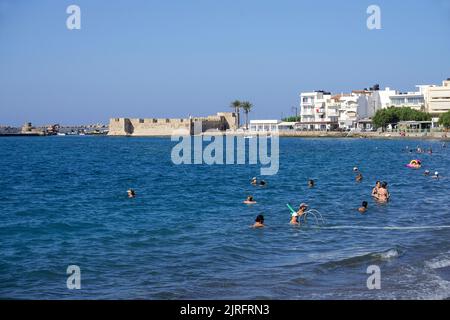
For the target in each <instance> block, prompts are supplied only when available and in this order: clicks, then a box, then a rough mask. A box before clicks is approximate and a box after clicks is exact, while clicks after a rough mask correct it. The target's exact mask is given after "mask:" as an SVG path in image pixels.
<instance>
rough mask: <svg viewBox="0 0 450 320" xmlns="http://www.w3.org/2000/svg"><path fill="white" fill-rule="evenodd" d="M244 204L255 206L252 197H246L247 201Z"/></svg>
mask: <svg viewBox="0 0 450 320" xmlns="http://www.w3.org/2000/svg"><path fill="white" fill-rule="evenodd" d="M244 204H256V201H255V199H253V196H248V197H247V199H246V200H245V201H244Z"/></svg>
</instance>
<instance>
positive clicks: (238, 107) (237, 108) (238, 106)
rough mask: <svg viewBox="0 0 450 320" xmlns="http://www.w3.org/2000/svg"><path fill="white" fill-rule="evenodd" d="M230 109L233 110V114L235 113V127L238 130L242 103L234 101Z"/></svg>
mask: <svg viewBox="0 0 450 320" xmlns="http://www.w3.org/2000/svg"><path fill="white" fill-rule="evenodd" d="M230 107H231V108H233V109H234V112H235V113H236V117H237V126H238V128H239V126H240V125H241V108H242V102H241V101H239V100H234V101H233V102H232V103H231V105H230Z"/></svg>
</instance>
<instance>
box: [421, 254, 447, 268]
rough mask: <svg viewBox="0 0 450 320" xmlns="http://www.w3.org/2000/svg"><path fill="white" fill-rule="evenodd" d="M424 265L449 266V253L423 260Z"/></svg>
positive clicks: (432, 266)
mask: <svg viewBox="0 0 450 320" xmlns="http://www.w3.org/2000/svg"><path fill="white" fill-rule="evenodd" d="M425 265H426V266H427V267H428V268H430V269H443V268H448V267H450V255H449V254H445V255H441V256H439V257H436V258H434V259H431V260H428V261H425Z"/></svg>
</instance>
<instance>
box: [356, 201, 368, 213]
mask: <svg viewBox="0 0 450 320" xmlns="http://www.w3.org/2000/svg"><path fill="white" fill-rule="evenodd" d="M368 205H369V204H368V203H367V201H363V202H362V204H361V207H359V208H358V211H359V213H365V212H366V211H367V207H368Z"/></svg>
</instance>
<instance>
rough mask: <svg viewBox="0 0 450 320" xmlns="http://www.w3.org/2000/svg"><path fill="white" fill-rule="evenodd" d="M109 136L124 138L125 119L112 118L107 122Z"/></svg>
mask: <svg viewBox="0 0 450 320" xmlns="http://www.w3.org/2000/svg"><path fill="white" fill-rule="evenodd" d="M108 135H111V136H125V135H127V132H126V130H125V118H112V119H110V120H109V132H108Z"/></svg>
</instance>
